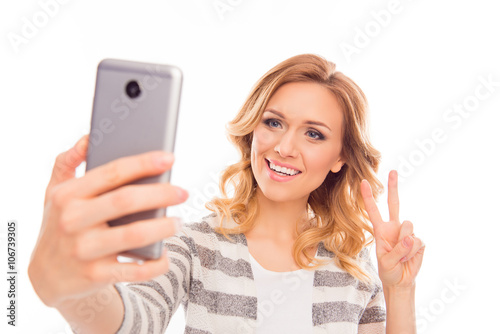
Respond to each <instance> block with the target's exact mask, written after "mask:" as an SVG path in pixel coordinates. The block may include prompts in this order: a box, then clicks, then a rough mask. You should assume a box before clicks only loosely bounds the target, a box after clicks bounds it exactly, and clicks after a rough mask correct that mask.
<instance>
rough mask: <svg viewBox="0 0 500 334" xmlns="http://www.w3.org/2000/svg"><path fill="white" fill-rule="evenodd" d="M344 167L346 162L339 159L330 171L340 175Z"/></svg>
mask: <svg viewBox="0 0 500 334" xmlns="http://www.w3.org/2000/svg"><path fill="white" fill-rule="evenodd" d="M343 165H344V160H342V159H341V158H339V160H337V162H336V163H335V164H334V165H333V167H332V168H331V169H330V170H331V171H332V173H338V172H339V171H340V169H341V168H342V166H343Z"/></svg>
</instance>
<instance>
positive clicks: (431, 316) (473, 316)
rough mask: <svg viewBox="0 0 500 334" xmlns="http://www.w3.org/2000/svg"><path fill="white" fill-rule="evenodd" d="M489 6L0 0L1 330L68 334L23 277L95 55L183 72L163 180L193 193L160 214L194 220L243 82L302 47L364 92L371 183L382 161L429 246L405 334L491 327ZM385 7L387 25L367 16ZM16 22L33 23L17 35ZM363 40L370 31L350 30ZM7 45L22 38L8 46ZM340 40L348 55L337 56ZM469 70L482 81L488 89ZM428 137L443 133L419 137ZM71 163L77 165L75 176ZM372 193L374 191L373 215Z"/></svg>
mask: <svg viewBox="0 0 500 334" xmlns="http://www.w3.org/2000/svg"><path fill="white" fill-rule="evenodd" d="M45 2H51V1H49V0H43V1H42V3H45ZM221 3H222V4H229V5H227V6H230V7H229V8H230V9H228V10H227V11H225V12H218V11H217V10H216V8H215V7H214V4H221ZM391 3H392V5H391ZM494 3H495V1H489V0H476V1H451V0H449V1H429V0H427V1H425V0H421V1H417V0H415V1H410V0H401V1H399V2H391V1H389V0H383V1H382V0H377V1H348V0H343V1H339V0H336V1H327V0H322V1H320V0H316V1H297V0H294V1H290V0H288V1H284V0H281V1H263V0H253V1H248V0H247V1H242V0H222V1H213V0H204V1H201V0H194V1H181V0H177V1H167V0H162V1H157V0H144V1H140V2H139V1H124V0H120V1H118V0H114V1H76V0H73V1H67V2H66V3H64V4H60V5H58V8H57V10H55V9H54V8H52V10H53V13H52V17H50V16H47V15H46V14H43V9H42V6H41V5H40V3H39V2H38V1H33V0H26V1H15V2H14V1H9V2H7V1H2V3H1V5H0V6H1V8H0V22H1V29H2V31H1V40H0V45H1V62H0V73H1V78H0V103H1V108H0V110H1V111H0V112H1V119H0V145H1V146H0V147H1V152H0V153H1V154H0V157H1V163H0V168H1V169H0V178H1V179H0V181H1V184H0V222H1V224H2V228H1V232H0V236H1V240H0V241H1V245H0V267H1V268H2V273H3V274H1V275H0V278H1V279H0V282H1V284H0V296H2V297H1V298H0V306H1V307H0V309H2V310H3V311H2V312H1V314H0V319H2V320H1V326H2V327H1V328H2V329H1V330H0V331H1V332H2V333H5V329H7V333H46V334H59V333H66V332H67V333H69V331H68V329H67V326H66V324H65V321H64V319H63V318H62V317H61V316H60V315H59V313H58V312H57V311H56V310H54V309H50V308H47V307H45V306H44V305H43V304H42V302H41V301H40V300H39V299H38V297H37V296H36V294H35V293H34V291H33V289H32V287H31V284H30V282H29V279H28V276H27V273H26V271H27V266H28V263H29V258H30V255H31V251H32V249H33V246H34V244H35V242H36V238H37V235H38V230H39V227H40V223H41V219H42V212H43V196H44V191H45V187H46V185H47V182H48V180H49V177H50V174H51V169H52V165H53V163H54V159H55V157H56V155H57V154H58V153H60V152H62V151H64V150H67V149H68V148H70V147H71V146H72V145H73V144H74V143H75V142H76V140H77V139H78V138H80V137H81V136H82V135H83V134H86V133H88V132H89V130H90V116H91V106H92V99H93V90H94V84H95V74H96V67H97V64H98V62H99V61H100V60H101V59H103V58H123V59H130V60H137V61H144V62H158V63H165V64H174V65H177V66H179V67H180V68H181V69H182V70H183V72H184V86H183V94H182V102H181V110H180V118H179V127H178V136H177V142H176V148H175V151H176V163H175V165H174V170H173V174H172V183H174V184H177V185H180V186H182V187H184V188H186V189H188V191H189V192H190V194H191V197H190V199H189V200H188V201H187V202H186V203H185V204H183V205H181V206H179V207H175V208H171V209H169V213H170V214H172V215H178V216H182V217H183V218H184V219H185V220H186V221H193V220H196V219H198V218H200V217H201V216H202V215H203V214H204V213H206V210H204V208H203V206H202V203H203V202H204V201H206V200H207V199H209V198H210V197H211V196H212V195H213V194H214V193H215V191H214V189H215V187H216V182H215V180H216V179H217V177H218V175H219V174H218V173H219V172H220V171H221V170H222V169H223V168H224V166H226V165H228V164H229V163H230V162H231V161H233V160H235V159H236V158H237V156H236V151H235V150H234V149H233V148H232V146H231V145H230V143H229V142H228V141H227V139H226V134H225V129H224V126H225V124H226V123H227V122H228V121H229V120H231V118H232V117H233V116H234V115H235V114H236V113H237V111H238V110H239V108H240V106H241V105H242V103H243V102H244V100H245V98H246V96H247V94H248V93H249V91H250V88H251V87H252V85H253V84H254V83H255V82H256V81H257V79H258V78H260V77H261V76H262V75H263V74H264V73H265V72H266V71H267V70H268V69H270V68H271V67H273V66H274V65H276V64H277V63H279V62H281V61H283V60H285V59H287V58H289V57H291V56H294V55H297V54H301V53H315V54H319V55H322V56H324V57H326V58H327V59H329V60H331V61H333V62H335V63H336V64H337V69H338V70H339V71H341V72H343V73H344V74H346V75H348V76H349V77H351V78H352V79H353V80H354V81H355V82H356V83H358V84H359V85H360V87H361V88H362V89H363V90H364V92H365V93H366V95H367V97H368V100H369V103H370V133H371V139H372V141H373V143H374V145H375V147H376V148H377V149H379V150H380V151H381V152H382V156H383V159H382V164H381V168H380V170H379V178H380V180H381V181H382V182H383V184H384V186H387V175H388V172H389V170H391V169H397V170H398V171H399V172H400V175H402V174H403V173H405V174H406V177H404V179H402V177H400V187H399V194H400V201H401V210H400V213H401V214H400V216H401V220H404V219H408V220H410V221H412V222H413V223H414V226H415V233H416V234H417V236H419V237H421V238H422V239H423V240H424V241H425V243H426V244H427V248H426V253H425V257H424V263H423V267H422V269H421V272H420V274H419V276H418V277H417V301H416V309H417V319H418V326H419V333H429V334H430V333H473V332H474V333H485V332H491V330H493V328H497V327H498V324H496V319H497V317H498V315H497V313H498V312H497V311H498V307H497V301H498V300H499V299H500V293H499V290H498V288H497V277H498V276H496V275H495V274H494V273H495V272H498V271H496V270H495V267H496V266H497V264H498V256H497V253H496V249H495V247H494V245H495V244H496V242H497V238H498V235H499V231H500V228H499V222H500V219H499V215H498V210H497V207H495V206H496V205H498V201H499V199H500V198H499V197H500V196H499V195H498V194H499V192H498V189H499V186H500V181H499V176H498V162H499V158H498V152H499V151H498V147H497V145H498V143H499V139H500V136H499V134H498V133H499V132H498V126H499V124H500V116H499V111H500V68H499V65H498V60H499V59H500V48H499V43H498V32H499V31H500V20H498V10H495V8H494V5H493V4H494ZM394 4H395V5H394ZM394 8H396V10H394ZM388 9H391V10H392V12H393V13H392V14H390V18H388V17H387V16H383V15H381V14H380V13H381V12H382V11H384V10H388ZM377 13H379V14H377ZM389 13H390V12H389ZM44 15H45V17H46V18H48V19H47V20H46V22H44V21H43V18H44ZM376 17H377V18H378V20H379V21H377V19H376ZM37 20H38V21H37ZM26 22H31V23H33V22H34V23H36V24H38V25H39V28H37V31H35V32H33V31H31V35H32V36H28V35H26V36H25V37H23V30H24V33H25V34H26V29H27V28H26V27H25V26H26V25H27V24H28V23H26ZM378 22H380V23H378ZM362 34H368V35H366V36H367V37H365V38H364V39H363V37H362ZM13 36H15V38H14V37H13ZM26 37H28V38H26ZM16 38H17V40H18V41H19V40H20V39H21V38H25V39H24V40H22V43H20V44H16V43H13V42H12V40H13V39H16ZM349 47H350V48H351V50H352V49H353V48H356V53H352V54H348V53H346V52H345V51H343V48H344V49H345V48H349ZM481 78H483V79H484V80H488V78H489V80H490V81H492V82H494V84H495V85H496V86H491V87H490V90H491V91H488V90H487V88H486V87H485V86H484V85H483V84H482V81H481ZM480 86H482V87H480ZM478 87H479V88H478ZM476 89H478V90H476ZM477 92H479V94H482V95H481V96H482V98H481V99H477V98H476V97H475V95H474V94H477ZM486 95H488V96H486ZM474 102H477V104H476V105H474ZM464 104H466V106H465V107H466V108H469V110H471V111H470V112H467V113H468V114H467V115H466V116H460V123H458V122H459V121H458V120H453V121H451V120H450V119H448V120H446V119H445V118H444V117H445V116H446V115H448V116H449V117H451V116H453V117H455V118H456V119H459V118H458V117H459V116H458V114H457V113H453V114H448V111H447V110H449V109H450V108H454V105H455V106H460V105H462V106H463V105H464ZM464 110H465V109H464ZM439 129H440V130H439ZM436 131H441V135H440V138H441V139H442V140H441V142H439V143H434V144H433V145H431V144H429V140H431V138H432V133H433V132H436ZM418 142H420V143H422V142H427V146H422V145H420V147H419V145H418V144H417V143H418ZM421 147H424V148H421ZM402 161H406V163H405V164H403V162H402ZM409 166H412V168H413V170H412V171H409V169H408V168H410V167H409ZM83 170H84V169H83V165H82V166H81V167H80V169H79V172H80V174H79V175H82V171H83ZM386 196H387V194H386V193H384V194H383V196H382V197H381V198H380V200H379V208H380V210H381V212H382V215H383V217H384V218H388V212H387V205H386V198H387V197H386ZM10 219H14V220H17V222H18V242H19V248H18V257H17V261H18V268H19V277H18V287H17V289H18V318H17V325H18V326H17V327H16V328H12V327H11V326H7V325H6V322H7V318H6V313H7V311H6V307H7V296H6V295H7V285H6V279H5V278H3V277H5V276H6V272H7V269H6V263H7V255H6V248H7V246H6V223H7V221H8V220H10ZM47 270H50V268H47ZM450 286H451V287H452V288H450ZM183 326H184V325H183V312H182V308H179V312H177V313H176V314H175V316H174V318H173V320H172V322H171V326H170V328H169V329H168V332H169V333H180V332H182V331H183Z"/></svg>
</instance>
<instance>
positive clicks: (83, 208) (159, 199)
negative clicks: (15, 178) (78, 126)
mask: <svg viewBox="0 0 500 334" xmlns="http://www.w3.org/2000/svg"><path fill="white" fill-rule="evenodd" d="M87 143H88V136H84V137H83V138H82V139H81V140H80V141H79V143H78V144H77V145H75V146H74V147H73V148H71V149H69V150H68V151H66V152H63V153H61V154H60V155H59V156H58V157H57V159H56V162H55V164H54V168H53V172H52V177H51V179H50V182H49V184H48V186H47V189H46V192H45V202H44V213H43V221H42V226H41V229H40V234H39V236H38V241H37V244H36V246H35V248H34V250H33V253H32V256H31V260H30V264H29V267H28V274H29V277H30V280H31V283H32V285H33V288H34V289H35V291H36V293H37V294H38V296H39V297H40V299H41V300H42V301H43V302H44V303H45V304H46V305H48V306H53V307H56V308H58V307H59V306H60V305H62V303H64V302H65V301H67V300H78V299H79V298H86V297H87V296H89V295H92V294H93V293H96V292H99V291H100V289H102V288H104V287H106V286H109V285H110V284H113V283H115V282H124V281H145V280H149V279H151V278H153V277H156V276H159V275H161V274H163V273H165V272H166V271H168V259H167V256H166V254H163V256H161V257H160V258H159V259H156V260H149V261H144V263H142V264H138V263H119V262H118V261H117V254H119V253H121V252H123V251H126V250H128V249H133V248H140V247H143V246H146V245H148V244H151V243H154V242H158V241H159V240H161V239H163V238H168V237H170V236H172V235H174V234H175V233H176V228H175V220H174V219H173V218H167V217H162V218H156V219H152V220H147V221H142V222H137V223H133V224H127V225H123V226H117V227H109V226H108V224H107V223H106V222H107V221H109V220H112V219H115V218H117V217H120V216H124V215H127V214H130V213H132V212H138V211H144V210H148V209H152V208H159V207H164V206H170V205H176V204H179V203H182V202H184V201H185V200H186V198H187V193H186V192H185V191H184V190H183V189H181V188H179V187H176V186H174V185H171V184H169V183H157V184H144V185H134V186H125V185H126V184H127V183H129V182H130V181H133V180H138V179H141V178H145V177H150V176H155V175H159V174H162V173H164V172H165V171H168V170H170V169H171V167H172V164H173V156H172V155H170V159H167V161H166V163H163V164H159V163H158V159H159V158H161V157H162V156H164V154H165V152H161V151H154V152H147V153H143V154H139V155H134V156H128V157H123V158H119V159H116V160H114V161H112V162H109V163H106V164H104V165H102V166H99V167H96V168H94V169H92V170H90V171H89V172H88V173H86V174H85V175H84V176H82V177H80V178H75V177H74V175H75V169H76V167H78V166H79V165H80V164H81V163H82V162H83V161H85V156H86V147H87Z"/></svg>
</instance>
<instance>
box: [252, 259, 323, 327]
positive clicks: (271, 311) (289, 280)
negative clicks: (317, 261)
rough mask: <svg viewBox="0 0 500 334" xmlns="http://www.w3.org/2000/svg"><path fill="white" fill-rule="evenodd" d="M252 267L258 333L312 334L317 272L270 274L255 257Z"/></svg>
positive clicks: (296, 271) (274, 272)
mask: <svg viewBox="0 0 500 334" xmlns="http://www.w3.org/2000/svg"><path fill="white" fill-rule="evenodd" d="M250 264H251V266H252V271H253V275H254V281H255V286H256V288H257V326H256V328H255V333H256V334H270V333H272V334H276V333H290V334H294V333H300V334H305V333H312V331H313V323H312V291H313V281H314V271H309V270H305V269H299V270H294V271H287V272H276V271H270V270H267V269H265V268H263V267H262V266H261V265H260V264H259V263H258V262H257V261H256V260H255V259H254V258H253V257H252V255H251V254H250Z"/></svg>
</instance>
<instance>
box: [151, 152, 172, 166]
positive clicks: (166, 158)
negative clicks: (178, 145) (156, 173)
mask: <svg viewBox="0 0 500 334" xmlns="http://www.w3.org/2000/svg"><path fill="white" fill-rule="evenodd" d="M154 159H155V164H156V166H158V167H159V168H165V167H167V166H168V165H169V164H170V163H171V162H172V161H173V159H174V157H173V155H172V154H171V153H166V152H165V153H162V154H161V155H160V156H156V157H155V158H154Z"/></svg>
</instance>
